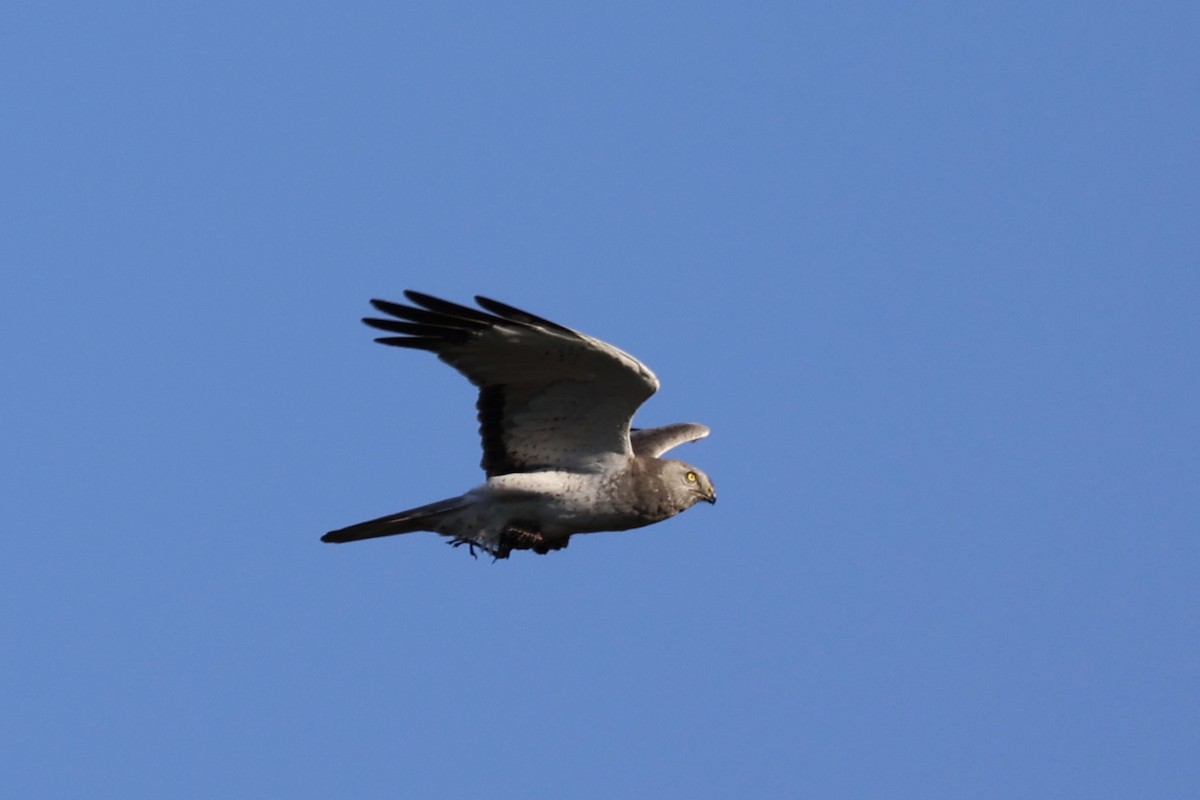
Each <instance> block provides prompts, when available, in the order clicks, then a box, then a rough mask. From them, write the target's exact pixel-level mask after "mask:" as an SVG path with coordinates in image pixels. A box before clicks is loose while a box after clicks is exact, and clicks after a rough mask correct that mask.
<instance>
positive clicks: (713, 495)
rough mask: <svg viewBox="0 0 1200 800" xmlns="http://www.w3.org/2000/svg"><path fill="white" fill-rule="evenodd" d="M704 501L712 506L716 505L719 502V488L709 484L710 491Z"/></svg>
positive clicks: (705, 495)
mask: <svg viewBox="0 0 1200 800" xmlns="http://www.w3.org/2000/svg"><path fill="white" fill-rule="evenodd" d="M704 502H706V503H708V504H709V505H711V506H715V505H716V504H717V490H716V489H714V488H713V487H712V486H709V487H708V491H707V492H706V493H705V494H704Z"/></svg>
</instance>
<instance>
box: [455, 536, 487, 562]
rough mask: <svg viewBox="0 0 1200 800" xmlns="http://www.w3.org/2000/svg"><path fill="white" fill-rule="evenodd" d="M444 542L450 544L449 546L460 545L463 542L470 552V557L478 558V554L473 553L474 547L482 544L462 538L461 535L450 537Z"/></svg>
mask: <svg viewBox="0 0 1200 800" xmlns="http://www.w3.org/2000/svg"><path fill="white" fill-rule="evenodd" d="M446 544H448V545H450V546H451V547H462V546H463V545H464V544H465V545H466V546H467V550H468V551H469V552H470V553H471V558H479V556H477V555H475V548H476V547H483V545H481V544H478V543H477V542H475V541H473V540H471V539H463V538H462V537H459V538H457V539H451V540H450V541H448V542H446Z"/></svg>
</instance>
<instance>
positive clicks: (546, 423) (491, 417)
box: [321, 291, 717, 558]
mask: <svg viewBox="0 0 1200 800" xmlns="http://www.w3.org/2000/svg"><path fill="white" fill-rule="evenodd" d="M404 295H405V297H407V298H408V300H409V301H410V302H411V303H413V305H400V304H398V303H389V302H387V301H385V300H372V301H371V305H373V306H374V307H375V308H376V309H377V310H378V311H380V312H382V313H384V314H387V315H389V317H391V318H390V319H380V318H375V317H368V318H366V319H364V320H363V322H365V323H367V324H368V325H370V326H371V327H373V328H377V329H379V330H382V331H386V332H388V333H389V334H393V335H390V336H382V337H380V338H378V339H376V340H375V341H377V342H381V343H382V344H388V345H394V346H396V347H410V348H415V349H417V350H429V351H430V352H432V353H436V354H437V357H438V358H440V359H441V360H442V361H445V362H446V363H447V364H449V365H450V366H452V367H454V368H455V369H456V370H458V371H459V372H461V373H462V374H463V375H465V376H466V377H467V379H468V380H470V381H471V383H473V384H475V385H476V386H477V387H479V400H478V402H477V403H476V408H477V409H478V411H479V433H480V436H481V437H482V439H483V461H482V462H481V466H482V467H483V470H484V472H485V473H487V480H486V481H485V482H484V483H483V484H481V485H479V486H476V487H475V488H474V489H471V490H470V491H468V492H467V493H466V494H464V495H461V496H459V497H452V498H449V499H447V500H440V501H438V502H436V503H430V504H429V505H425V506H420V507H418V508H412V509H409V510H408V511H401V512H399V513H397V514H391V515H389V516H386V517H380V518H379V519H374V520H370V521H369V522H360V523H359V524H357V525H351V526H350V527H348V528H342V529H341V530H336V531H331V532H330V533H327V534H325V535H324V536H322V537H321V541H324V542H354V541H358V540H360V539H372V538H375V537H378V536H391V535H393V534H398V533H411V532H413V531H433V532H436V533H440V534H442V535H443V536H449V537H452V541H451V542H450V543H451V544H453V545H455V546H458V545H463V544H465V545H467V546H468V548H469V549H470V550H471V553H472V555H473V554H474V552H475V548H476V547H478V548H480V549H481V550H484V551H485V552H487V553H489V554H491V555H492V556H493V557H495V558H507V557H508V555H509V553H510V552H512V551H513V550H533V551H534V552H536V553H546V552H549V551H550V550H559V549H561V548H564V547H566V546H567V542H568V540H569V539H570V537H571V535H572V534H575V533H594V532H598V531H623V530H628V529H630V528H639V527H642V526H643V525H650V524H652V523H655V522H661V521H662V520H664V519H668V518H669V517H673V516H675V515H676V514H678V513H679V512H681V511H685V510H687V509H688V508H691V507H692V506H693V505H695V504H696V503H698V502H700V501H701V500H703V501H705V502H708V503H715V502H716V501H717V494H716V492H715V491H714V490H713V485H712V482H710V481H709V479H708V476H707V475H705V474H704V473H703V472H701V471H700V470H698V469H696V468H695V467H693V466H689V465H688V464H685V463H683V462H682V461H676V460H674V459H669V458H660V457H659V456H661V455H662V454H663V453H665V452H667V451H668V450H670V449H671V448H673V447H676V446H678V445H681V444H683V443H685V442H693V441H695V440H697V439H700V438H702V437H704V436H707V435H708V428H706V427H705V426H703V425H699V424H696V423H678V424H675V425H666V426H664V427H661V428H646V429H640V430H639V429H637V428H631V427H630V421H631V419H632V417H633V414H634V412H635V411H637V408H638V406H640V405H641V404H642V403H643V402H644V401H645V400H646V399H647V398H648V397H650V395H652V394H654V392H655V391H656V390H657V389H658V378H656V377H655V376H654V373H653V372H651V371H650V370H649V369H647V368H646V366H645V365H644V364H642V363H641V362H640V361H638V360H637V359H636V358H634V357H633V356H631V355H629V354H628V353H626V352H624V351H622V350H618V349H617V348H616V347H613V346H612V345H610V344H606V343H605V342H602V341H600V340H599V339H593V338H592V337H591V336H587V335H585V334H582V333H579V332H578V331H574V330H571V329H570V328H566V327H563V326H562V325H559V324H557V323H554V322H550V321H549V320H546V319H542V318H541V317H537V316H534V315H533V314H529V313H527V312H525V311H521V310H520V309H516V308H513V307H512V306H508V305H505V304H504V303H498V302H496V301H495V300H489V299H487V298H486V297H476V298H475V301H476V302H477V303H478V304H479V306H480V307H481V308H482V309H484V311H480V310H478V309H474V308H468V307H466V306H460V305H458V304H457V303H451V302H448V301H446V300H439V299H438V298H436V297H430V296H429V295H426V294H421V293H419V292H412V291H406V292H405V293H404ZM488 312H490V313H488Z"/></svg>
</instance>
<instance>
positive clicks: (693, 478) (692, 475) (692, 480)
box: [684, 472, 699, 483]
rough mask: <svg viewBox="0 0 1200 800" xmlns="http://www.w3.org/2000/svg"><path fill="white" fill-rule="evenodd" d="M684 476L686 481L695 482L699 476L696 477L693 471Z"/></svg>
mask: <svg viewBox="0 0 1200 800" xmlns="http://www.w3.org/2000/svg"><path fill="white" fill-rule="evenodd" d="M684 477H685V478H687V479H688V483H695V482H696V481H697V480H699V478H697V477H696V473H694V472H689V473H688V474H687V475H685V476H684Z"/></svg>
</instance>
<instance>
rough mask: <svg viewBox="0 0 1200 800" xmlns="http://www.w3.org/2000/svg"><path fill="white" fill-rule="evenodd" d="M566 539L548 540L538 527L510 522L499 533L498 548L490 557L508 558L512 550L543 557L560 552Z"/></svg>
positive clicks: (564, 545) (565, 544) (565, 543)
mask: <svg viewBox="0 0 1200 800" xmlns="http://www.w3.org/2000/svg"><path fill="white" fill-rule="evenodd" d="M567 541H568V540H567V539H565V538H564V539H548V538H546V536H545V535H544V534H542V532H541V531H540V530H538V527H537V526H536V525H534V524H530V523H526V522H510V523H509V524H508V525H505V526H504V530H503V531H501V532H500V536H499V540H498V546H497V549H496V551H495V552H493V553H492V555H494V556H496V557H497V558H508V554H509V553H510V552H512V551H513V550H532V551H533V552H535V553H538V554H539V555H545V554H546V553H549V552H550V551H551V550H561V549H563V548H564V547H566V546H567Z"/></svg>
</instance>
